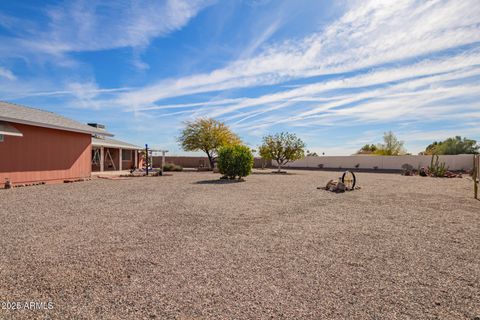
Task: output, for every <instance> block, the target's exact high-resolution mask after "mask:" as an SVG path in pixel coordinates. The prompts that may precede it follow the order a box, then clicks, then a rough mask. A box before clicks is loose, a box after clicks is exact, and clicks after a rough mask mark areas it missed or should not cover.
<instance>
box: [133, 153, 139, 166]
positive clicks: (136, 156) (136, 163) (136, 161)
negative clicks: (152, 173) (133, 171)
mask: <svg viewBox="0 0 480 320" xmlns="http://www.w3.org/2000/svg"><path fill="white" fill-rule="evenodd" d="M134 167H135V168H137V169H138V150H135V165H134Z"/></svg>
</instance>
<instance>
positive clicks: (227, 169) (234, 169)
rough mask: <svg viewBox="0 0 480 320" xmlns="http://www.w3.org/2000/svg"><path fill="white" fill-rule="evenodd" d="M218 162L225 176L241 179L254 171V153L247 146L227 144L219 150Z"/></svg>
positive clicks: (220, 170)
mask: <svg viewBox="0 0 480 320" xmlns="http://www.w3.org/2000/svg"><path fill="white" fill-rule="evenodd" d="M217 164H218V170H219V172H220V173H221V174H223V175H224V176H225V177H227V178H229V179H235V178H236V177H238V178H239V179H241V178H242V177H246V176H248V175H249V174H250V173H251V172H252V167H253V154H252V152H251V151H250V149H249V148H248V147H246V146H242V145H232V146H226V147H223V148H221V149H220V150H219V151H218V159H217Z"/></svg>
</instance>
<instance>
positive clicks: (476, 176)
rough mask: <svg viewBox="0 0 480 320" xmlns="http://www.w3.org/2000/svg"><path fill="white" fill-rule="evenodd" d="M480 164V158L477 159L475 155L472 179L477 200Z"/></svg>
mask: <svg viewBox="0 0 480 320" xmlns="http://www.w3.org/2000/svg"><path fill="white" fill-rule="evenodd" d="M479 162H480V157H477V156H475V155H473V174H472V178H473V194H474V196H475V199H478V182H477V178H478V177H480V174H479V172H478V171H479V168H478V165H479Z"/></svg>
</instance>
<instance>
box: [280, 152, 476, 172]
mask: <svg viewBox="0 0 480 320" xmlns="http://www.w3.org/2000/svg"><path fill="white" fill-rule="evenodd" d="M439 157H440V161H441V162H445V164H446V165H447V167H448V168H449V170H471V169H472V168H473V159H474V157H473V155H471V154H461V155H442V156H439ZM431 159H432V156H420V155H408V156H369V155H358V156H357V155H355V156H321V157H305V158H304V159H301V160H297V161H294V162H290V163H288V164H287V165H286V166H285V167H286V168H317V169H318V168H321V167H323V168H327V169H354V168H356V165H357V164H358V168H359V169H375V168H377V169H380V170H401V168H402V165H403V164H405V163H407V164H410V165H412V166H413V167H414V168H417V167H427V166H428V165H430V161H431ZM273 165H274V166H275V165H276V163H273Z"/></svg>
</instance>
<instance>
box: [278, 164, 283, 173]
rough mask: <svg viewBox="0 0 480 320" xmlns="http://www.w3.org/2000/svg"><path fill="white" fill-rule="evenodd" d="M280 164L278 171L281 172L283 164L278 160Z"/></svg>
mask: <svg viewBox="0 0 480 320" xmlns="http://www.w3.org/2000/svg"><path fill="white" fill-rule="evenodd" d="M277 164H278V172H281V171H282V165H281V164H280V162H277Z"/></svg>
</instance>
